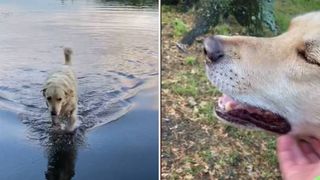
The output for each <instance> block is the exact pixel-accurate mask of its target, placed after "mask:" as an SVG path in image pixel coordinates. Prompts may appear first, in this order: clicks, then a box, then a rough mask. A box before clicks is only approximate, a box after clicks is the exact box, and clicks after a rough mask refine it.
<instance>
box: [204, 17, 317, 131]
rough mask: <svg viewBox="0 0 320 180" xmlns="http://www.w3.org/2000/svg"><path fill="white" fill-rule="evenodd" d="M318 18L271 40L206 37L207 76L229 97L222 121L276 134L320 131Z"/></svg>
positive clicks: (298, 22)
mask: <svg viewBox="0 0 320 180" xmlns="http://www.w3.org/2000/svg"><path fill="white" fill-rule="evenodd" d="M319 19H320V12H314V13H309V14H306V15H303V16H299V17H297V18H295V19H293V20H292V21H291V24H290V27H289V30H288V31H287V32H286V33H284V34H282V35H280V36H277V37H272V38H257V37H244V36H233V37H227V36H213V37H208V38H206V39H205V41H204V52H205V55H206V72H207V76H208V78H209V80H210V81H211V82H212V83H213V84H214V85H216V86H217V87H218V89H219V90H220V91H222V92H223V93H224V94H225V95H224V96H223V97H221V98H220V99H219V103H218V104H219V106H218V107H217V108H216V113H217V116H218V117H220V118H221V119H223V120H226V121H228V122H229V123H232V124H240V125H242V126H246V127H248V126H249V127H250V128H253V127H257V128H260V129H264V130H268V131H272V132H276V133H289V132H291V133H294V134H306V135H308V133H309V135H310V133H313V132H310V131H315V130H314V129H317V130H318V131H319V129H320V96H319V93H320V88H319V87H320V21H319ZM308 131H309V132H308ZM311 135H313V134H311ZM319 136H320V133H319Z"/></svg>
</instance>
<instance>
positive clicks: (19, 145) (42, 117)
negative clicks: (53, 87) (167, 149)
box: [0, 0, 159, 179]
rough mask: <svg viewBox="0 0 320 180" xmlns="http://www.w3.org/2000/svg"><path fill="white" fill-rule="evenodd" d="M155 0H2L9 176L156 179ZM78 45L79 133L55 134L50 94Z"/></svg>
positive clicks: (2, 94)
mask: <svg viewBox="0 0 320 180" xmlns="http://www.w3.org/2000/svg"><path fill="white" fill-rule="evenodd" d="M157 6H158V5H157V3H156V2H154V1H123V0H122V1H117V2H116V1H102V0H100V1H98V0H96V1H94V0H91V1H90V0H82V1H81V0H79V1H62V0H61V1H57V0H56V1H55V0H29V1H24V0H0V24H1V25H0V32H1V33H0V64H1V66H0V177H1V179H46V178H47V179H71V178H73V179H157V177H158V85H157V84H158V78H157V77H158V32H159V29H158V16H159V14H158V7H157ZM63 47H71V48H72V49H73V51H74V55H73V69H74V71H75V73H76V75H77V77H78V94H79V111H78V114H79V120H80V122H81V125H80V127H79V129H78V130H77V133H76V134H75V135H61V134H59V135H58V134H55V133H52V132H51V131H50V130H49V129H50V128H49V127H50V125H51V124H50V122H51V121H50V117H49V113H48V112H47V109H46V104H45V102H44V99H43V97H42V94H41V92H40V91H41V89H42V85H43V83H44V81H45V79H46V77H47V75H48V74H49V73H50V72H52V71H54V69H58V68H59V67H60V66H61V64H63V61H64V59H63V58H64V57H63V50H62V49H63Z"/></svg>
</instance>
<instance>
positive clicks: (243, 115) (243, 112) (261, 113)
mask: <svg viewBox="0 0 320 180" xmlns="http://www.w3.org/2000/svg"><path fill="white" fill-rule="evenodd" d="M215 112H216V115H217V116H218V117H219V118H222V119H224V120H225V121H228V122H230V123H232V124H239V125H242V126H246V127H252V126H253V127H258V128H261V129H264V130H267V131H271V132H274V133H277V134H286V133H288V132H289V131H290V130H291V126H290V124H289V123H288V121H287V120H286V119H285V118H283V117H281V116H280V115H278V114H275V113H273V112H271V111H268V110H264V109H261V108H258V107H254V106H250V105H247V104H244V103H240V102H237V101H235V100H233V99H232V98H230V97H228V96H227V95H223V96H221V97H220V98H219V100H218V105H217V106H216V110H215Z"/></svg>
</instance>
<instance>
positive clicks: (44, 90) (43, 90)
mask: <svg viewBox="0 0 320 180" xmlns="http://www.w3.org/2000/svg"><path fill="white" fill-rule="evenodd" d="M46 90H47V89H42V90H41V92H42V96H43V97H45V96H46V94H45V93H46Z"/></svg>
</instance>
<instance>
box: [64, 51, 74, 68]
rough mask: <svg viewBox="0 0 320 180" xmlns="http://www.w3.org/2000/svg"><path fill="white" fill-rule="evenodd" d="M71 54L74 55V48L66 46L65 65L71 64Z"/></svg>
mask: <svg viewBox="0 0 320 180" xmlns="http://www.w3.org/2000/svg"><path fill="white" fill-rule="evenodd" d="M71 55H72V49H71V48H64V60H65V62H64V64H65V65H71V64H72V63H71Z"/></svg>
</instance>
